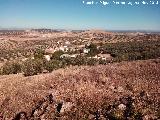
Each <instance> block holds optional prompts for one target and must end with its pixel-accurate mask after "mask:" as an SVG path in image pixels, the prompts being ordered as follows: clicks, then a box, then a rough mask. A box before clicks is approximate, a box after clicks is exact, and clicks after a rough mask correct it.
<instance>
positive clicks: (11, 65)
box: [1, 62, 22, 75]
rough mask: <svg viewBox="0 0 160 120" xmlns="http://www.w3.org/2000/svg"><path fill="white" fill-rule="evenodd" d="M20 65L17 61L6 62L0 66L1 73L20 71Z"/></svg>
mask: <svg viewBox="0 0 160 120" xmlns="http://www.w3.org/2000/svg"><path fill="white" fill-rule="evenodd" d="M21 68H22V65H21V64H19V63H17V62H7V63H5V64H4V65H3V66H2V71H1V72H2V74H4V75H9V74H17V73H20V72H21Z"/></svg>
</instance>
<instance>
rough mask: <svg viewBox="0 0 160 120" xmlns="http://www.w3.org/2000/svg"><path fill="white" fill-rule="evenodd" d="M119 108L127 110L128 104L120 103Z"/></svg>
mask: <svg viewBox="0 0 160 120" xmlns="http://www.w3.org/2000/svg"><path fill="white" fill-rule="evenodd" d="M118 108H119V109H120V110H125V109H126V105H124V104H120V105H118Z"/></svg>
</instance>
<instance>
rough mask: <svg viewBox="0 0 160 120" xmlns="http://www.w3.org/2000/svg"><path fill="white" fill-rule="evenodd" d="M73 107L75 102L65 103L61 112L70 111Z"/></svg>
mask: <svg viewBox="0 0 160 120" xmlns="http://www.w3.org/2000/svg"><path fill="white" fill-rule="evenodd" d="M72 107H73V103H71V102H65V103H63V105H62V108H61V113H63V112H68V111H70V110H71V108H72Z"/></svg>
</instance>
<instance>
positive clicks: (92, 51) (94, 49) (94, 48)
mask: <svg viewBox="0 0 160 120" xmlns="http://www.w3.org/2000/svg"><path fill="white" fill-rule="evenodd" d="M86 48H87V49H90V51H89V53H88V54H87V55H88V56H95V55H97V54H98V50H97V45H95V44H93V43H92V44H90V45H89V46H86Z"/></svg>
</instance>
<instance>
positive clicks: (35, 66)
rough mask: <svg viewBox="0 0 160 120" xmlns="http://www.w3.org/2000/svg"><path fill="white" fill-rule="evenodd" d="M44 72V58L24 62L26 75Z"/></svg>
mask: <svg viewBox="0 0 160 120" xmlns="http://www.w3.org/2000/svg"><path fill="white" fill-rule="evenodd" d="M42 72H43V60H41V59H28V60H27V61H25V62H24V64H23V73H24V76H32V75H37V74H38V73H42Z"/></svg>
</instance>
